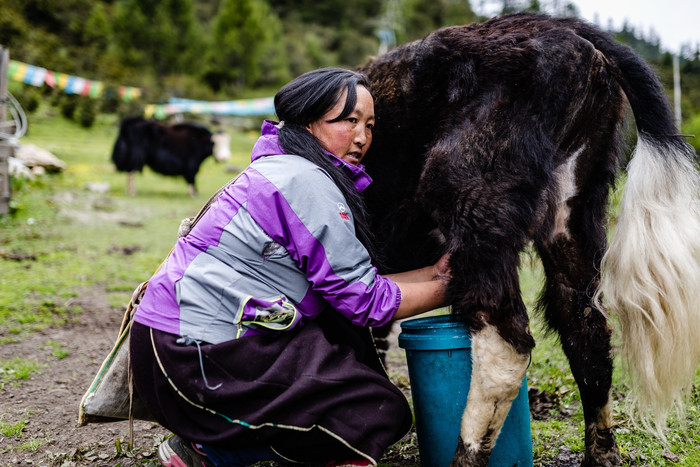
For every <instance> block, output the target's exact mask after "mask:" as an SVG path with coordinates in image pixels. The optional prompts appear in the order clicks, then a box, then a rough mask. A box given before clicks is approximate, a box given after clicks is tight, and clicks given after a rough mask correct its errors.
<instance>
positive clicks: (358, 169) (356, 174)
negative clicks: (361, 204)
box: [250, 120, 372, 192]
mask: <svg viewBox="0 0 700 467" xmlns="http://www.w3.org/2000/svg"><path fill="white" fill-rule="evenodd" d="M276 124H277V122H273V121H271V120H265V121H264V122H263V124H262V130H261V136H260V138H258V140H257V141H256V142H255V146H253V152H252V155H251V158H250V160H251V162H253V161H255V160H257V159H260V158H261V157H265V156H272V155H280V154H285V150H284V149H283V148H282V146H281V145H280V143H279V137H278V136H277V131H278V129H277V127H276ZM325 152H326V154H328V157H331V158H332V161H333V163H334V164H335V165H336V166H338V167H342V168H343V170H344V171H345V173H346V174H348V175H349V176H350V179H351V180H352V182H353V183H354V185H355V188H357V191H360V192H361V191H362V190H364V189H365V188H367V187H368V186H369V184H370V183H372V178H371V177H370V176H369V175H368V174H367V172H365V166H364V165H362V164H360V165H357V166H354V165H352V164H348V163H347V162H345V161H344V160H342V159H340V158H339V157H336V156H335V155H334V154H332V153H330V152H328V151H325Z"/></svg>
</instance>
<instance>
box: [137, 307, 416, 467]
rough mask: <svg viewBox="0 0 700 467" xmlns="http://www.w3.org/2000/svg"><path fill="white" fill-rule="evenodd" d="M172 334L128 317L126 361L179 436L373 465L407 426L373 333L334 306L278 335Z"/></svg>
mask: <svg viewBox="0 0 700 467" xmlns="http://www.w3.org/2000/svg"><path fill="white" fill-rule="evenodd" d="M177 340H178V336H175V335H172V334H167V333H164V332H161V331H157V330H152V329H151V328H149V327H146V326H143V325H140V324H138V323H134V325H133V327H132V329H131V336H130V341H131V344H130V345H131V365H132V368H133V373H134V383H135V387H136V391H137V392H138V395H139V397H141V399H142V400H143V402H144V403H145V404H146V407H148V408H149V410H150V411H151V413H152V414H153V416H154V417H155V418H156V420H158V422H159V423H160V424H161V425H163V426H164V427H165V428H167V429H169V430H171V431H172V432H173V433H175V434H177V435H179V436H181V437H182V438H184V439H188V440H191V441H195V442H198V443H201V444H205V445H209V446H212V447H215V448H218V449H223V450H236V449H242V448H251V447H256V446H261V447H265V446H269V447H270V448H272V450H273V451H275V452H276V453H277V454H279V455H280V456H282V457H283V458H286V459H289V460H291V461H296V462H304V463H317V462H318V463H321V462H328V461H333V460H346V459H356V458H366V459H367V460H370V461H372V462H375V463H376V462H377V461H378V460H379V459H380V458H381V456H382V453H383V452H384V451H385V450H386V448H388V447H389V446H390V445H391V444H393V443H395V442H396V441H398V440H399V439H401V438H402V437H403V435H405V434H406V433H407V432H408V430H409V429H410V428H411V423H412V417H411V410H410V407H409V405H408V402H407V401H406V398H405V397H404V395H403V393H402V392H401V391H400V390H399V389H398V388H396V386H394V385H393V384H392V383H391V381H390V380H389V378H388V377H387V375H386V373H385V371H384V369H383V368H382V366H381V363H380V362H379V359H378V357H377V354H376V350H375V348H374V345H373V343H372V341H371V336H370V334H369V331H368V330H366V329H363V328H359V327H357V326H353V325H351V324H350V323H349V322H348V321H346V320H345V319H343V318H340V317H336V316H335V313H333V312H326V313H324V314H323V315H322V316H321V317H319V318H318V319H317V320H315V321H314V322H312V323H309V324H307V325H305V326H304V327H302V328H301V329H299V330H295V331H291V332H288V333H279V334H276V335H274V336H269V335H250V336H244V337H242V338H240V339H238V340H233V341H229V342H224V343H221V344H204V343H203V344H201V346H200V348H199V349H198V347H197V346H196V345H180V344H178V343H177V342H176V341H177ZM200 352H201V359H202V360H201V361H202V364H201V365H200ZM202 372H204V377H205V378H206V381H205V379H204V378H203V376H202ZM213 388H216V389H213Z"/></svg>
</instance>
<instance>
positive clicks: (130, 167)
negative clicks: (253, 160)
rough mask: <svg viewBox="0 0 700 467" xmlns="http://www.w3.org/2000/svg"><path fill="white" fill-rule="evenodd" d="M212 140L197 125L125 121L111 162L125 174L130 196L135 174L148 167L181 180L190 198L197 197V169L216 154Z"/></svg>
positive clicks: (134, 189) (120, 129) (133, 190)
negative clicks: (180, 177)
mask: <svg viewBox="0 0 700 467" xmlns="http://www.w3.org/2000/svg"><path fill="white" fill-rule="evenodd" d="M213 136H214V135H213V134H212V133H211V131H209V130H208V129H207V128H205V127H204V126H202V125H199V124H196V123H187V122H185V123H176V124H174V125H166V124H163V123H160V122H157V121H153V120H148V119H144V118H141V117H127V118H125V119H124V120H122V122H121V124H120V126H119V135H118V136H117V140H116V141H115V143H114V148H113V150H112V162H114V165H115V167H116V168H117V171H119V172H127V173H128V179H127V192H128V193H129V194H130V195H135V194H136V188H135V185H134V173H135V172H137V171H139V172H140V171H142V170H143V167H144V166H148V167H150V168H151V169H153V171H155V172H157V173H160V174H163V175H171V176H184V178H185V180H186V181H187V183H188V190H189V194H190V196H196V194H197V188H196V186H195V177H196V175H197V172H199V167H200V165H201V164H202V162H203V161H204V160H205V159H206V158H207V157H209V156H210V155H212V153H214V154H215V155H216V156H218V154H219V152H218V151H215V147H214V141H213ZM227 154H230V153H227ZM217 160H218V159H217Z"/></svg>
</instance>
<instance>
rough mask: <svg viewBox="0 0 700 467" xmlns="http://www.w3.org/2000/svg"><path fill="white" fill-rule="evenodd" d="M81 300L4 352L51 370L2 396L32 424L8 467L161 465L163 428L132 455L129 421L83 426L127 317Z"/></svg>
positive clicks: (2, 402)
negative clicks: (62, 318)
mask: <svg viewBox="0 0 700 467" xmlns="http://www.w3.org/2000/svg"><path fill="white" fill-rule="evenodd" d="M74 300H76V303H73V305H76V306H80V307H81V308H82V309H83V310H84V312H83V313H82V314H80V315H77V316H76V317H75V318H74V320H73V321H71V322H69V323H68V324H66V325H64V326H61V327H58V328H52V329H46V330H44V331H41V332H37V333H35V334H33V335H30V336H28V337H25V338H22V339H21V340H20V341H18V342H15V343H7V344H4V345H0V360H9V359H11V358H13V357H21V358H23V359H26V360H33V361H37V362H40V363H41V364H42V365H43V366H42V367H41V368H40V370H39V371H38V372H35V373H33V374H32V375H31V377H30V378H29V379H28V380H25V381H21V383H8V384H6V385H5V387H4V388H3V389H2V390H0V408H1V409H0V414H2V415H0V416H1V417H2V420H3V421H4V422H5V423H8V422H16V421H19V420H23V419H26V420H28V423H27V425H26V427H25V428H24V431H23V433H22V434H21V435H20V436H4V435H2V434H0V466H6V465H24V466H82V465H89V466H118V465H121V466H135V465H156V463H155V461H153V459H154V456H155V450H156V448H157V445H158V444H159V443H160V442H161V441H162V439H163V437H164V436H166V435H168V432H167V431H166V430H164V429H163V428H161V427H160V426H158V425H156V424H153V423H148V422H141V421H136V422H135V423H134V444H133V449H129V446H128V442H129V424H128V422H126V421H124V422H116V423H108V424H91V425H88V426H83V427H79V426H78V424H77V420H78V404H79V401H80V399H81V397H82V395H83V394H84V392H85V390H86V389H87V387H88V386H89V384H90V382H91V381H92V378H93V376H94V374H95V373H96V372H97V370H98V369H99V367H100V365H101V363H102V361H103V359H104V357H105V356H106V355H107V353H108V352H109V350H110V349H111V348H112V345H113V343H114V340H115V338H116V334H117V332H118V330H119V326H120V323H121V319H122V315H123V310H122V309H117V308H114V307H110V306H109V305H108V302H107V299H106V295H104V294H103V293H100V291H95V290H86V291H84V293H81V295H80V298H78V299H74ZM396 327H398V326H396ZM47 342H50V343H51V345H47ZM391 345H392V348H391V349H390V352H389V358H388V369H389V373H390V375H391V376H392V379H393V380H395V382H396V383H397V384H398V385H399V386H401V387H402V388H403V389H404V391H405V392H406V393H407V394H408V393H409V392H410V388H409V387H408V386H407V382H408V372H407V368H406V362H405V359H404V358H403V357H402V354H401V352H400V350H399V349H398V347H397V343H396V335H394V336H392V339H391ZM56 348H60V349H63V350H65V351H67V356H65V357H63V358H57V357H56V356H54V355H53V352H54V350H55V349H56ZM532 408H533V409H534V410H536V411H537V410H539V411H540V413H542V411H547V410H548V408H549V401H547V400H546V398H544V399H542V398H541V397H539V398H534V399H533V404H532ZM579 462H580V456H579V455H576V454H571V453H569V452H566V451H565V452H562V453H561V454H560V457H559V459H558V460H557V461H556V462H555V463H553V464H550V465H552V466H559V467H564V466H573V465H578V463H579ZM382 463H384V464H389V465H396V466H401V467H412V466H418V465H420V461H419V457H418V450H417V448H416V440H415V433H414V432H412V433H409V435H407V437H406V438H404V440H403V441H402V442H401V443H398V444H397V445H396V446H394V447H393V448H392V449H391V450H390V451H389V452H388V453H387V454H386V455H385V457H384V459H382Z"/></svg>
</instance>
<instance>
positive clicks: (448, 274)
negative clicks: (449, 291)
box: [433, 253, 452, 282]
mask: <svg viewBox="0 0 700 467" xmlns="http://www.w3.org/2000/svg"><path fill="white" fill-rule="evenodd" d="M433 279H436V280H438V279H439V280H442V281H446V282H449V281H450V279H452V270H450V254H449V253H445V254H444V255H442V258H440V259H439V260H438V262H437V263H435V264H434V265H433Z"/></svg>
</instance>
